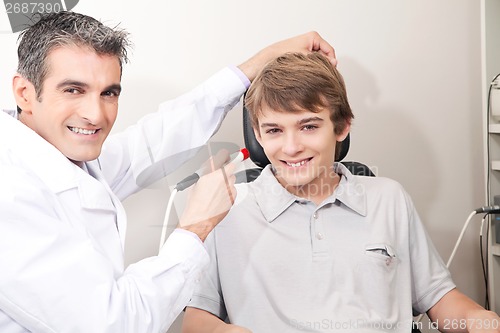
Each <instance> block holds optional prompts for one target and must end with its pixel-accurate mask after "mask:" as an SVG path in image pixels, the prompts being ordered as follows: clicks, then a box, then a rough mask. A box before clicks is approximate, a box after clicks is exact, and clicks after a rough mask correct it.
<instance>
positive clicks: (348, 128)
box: [337, 123, 351, 142]
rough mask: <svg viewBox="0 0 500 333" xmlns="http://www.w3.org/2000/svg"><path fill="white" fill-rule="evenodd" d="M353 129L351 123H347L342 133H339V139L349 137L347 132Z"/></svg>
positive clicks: (339, 140)
mask: <svg viewBox="0 0 500 333" xmlns="http://www.w3.org/2000/svg"><path fill="white" fill-rule="evenodd" d="M350 131H351V124H350V123H349V124H347V125H346V126H345V128H344V130H343V131H342V133H341V134H340V135H337V141H338V142H342V141H344V140H345V138H346V137H347V134H349V132H350Z"/></svg>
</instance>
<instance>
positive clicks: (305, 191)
mask: <svg viewBox="0 0 500 333" xmlns="http://www.w3.org/2000/svg"><path fill="white" fill-rule="evenodd" d="M316 180H317V181H315V182H313V183H309V184H305V185H302V186H293V185H284V184H282V185H283V186H284V187H285V189H286V190H287V191H288V192H290V193H292V194H293V195H296V196H298V197H301V198H304V199H307V200H310V201H312V202H314V203H315V204H316V205H319V204H320V203H322V202H323V201H324V200H325V199H326V198H328V197H329V196H331V195H332V194H333V192H335V189H336V188H337V186H338V185H339V182H340V176H339V175H338V174H336V173H333V176H328V177H321V178H317V179H316Z"/></svg>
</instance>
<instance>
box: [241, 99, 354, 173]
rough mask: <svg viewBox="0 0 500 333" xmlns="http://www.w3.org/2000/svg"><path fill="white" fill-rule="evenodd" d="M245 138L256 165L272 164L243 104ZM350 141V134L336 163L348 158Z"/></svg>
mask: <svg viewBox="0 0 500 333" xmlns="http://www.w3.org/2000/svg"><path fill="white" fill-rule="evenodd" d="M243 137H244V139H245V147H246V148H247V149H248V151H249V152H250V159H251V160H252V161H253V162H254V163H255V165H257V166H259V167H261V168H264V167H265V166H266V165H268V164H269V163H270V162H269V160H268V159H267V156H266V154H265V153H264V149H262V146H261V145H260V143H259V142H258V141H257V139H256V138H255V133H254V131H253V128H252V120H251V119H250V115H249V114H248V110H247V108H246V107H245V103H243ZM350 141H351V140H350V134H347V137H346V138H345V140H344V141H342V145H341V146H340V152H339V154H338V158H336V159H335V161H336V162H340V161H342V160H343V159H344V157H346V155H347V153H348V152H349V144H350Z"/></svg>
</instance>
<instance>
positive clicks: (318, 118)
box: [297, 117, 324, 125]
mask: <svg viewBox="0 0 500 333" xmlns="http://www.w3.org/2000/svg"><path fill="white" fill-rule="evenodd" d="M315 121H324V119H323V118H320V117H309V118H304V119H301V120H299V121H297V125H304V124H307V123H311V122H315Z"/></svg>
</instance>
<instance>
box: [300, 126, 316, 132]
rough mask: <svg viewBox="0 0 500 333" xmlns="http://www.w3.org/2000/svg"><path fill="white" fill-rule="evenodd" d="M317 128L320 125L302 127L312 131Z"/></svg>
mask: <svg viewBox="0 0 500 333" xmlns="http://www.w3.org/2000/svg"><path fill="white" fill-rule="evenodd" d="M316 128H318V126H316V125H305V126H304V127H302V129H303V130H305V131H312V130H315V129H316Z"/></svg>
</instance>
